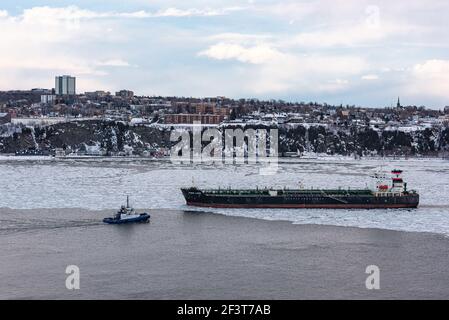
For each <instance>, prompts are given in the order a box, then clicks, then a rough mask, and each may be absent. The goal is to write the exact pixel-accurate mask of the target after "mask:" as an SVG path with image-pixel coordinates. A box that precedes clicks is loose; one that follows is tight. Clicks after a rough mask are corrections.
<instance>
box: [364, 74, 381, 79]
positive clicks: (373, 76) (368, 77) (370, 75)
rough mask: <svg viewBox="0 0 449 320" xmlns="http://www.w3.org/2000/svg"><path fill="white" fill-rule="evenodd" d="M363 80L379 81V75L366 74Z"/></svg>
mask: <svg viewBox="0 0 449 320" xmlns="http://www.w3.org/2000/svg"><path fill="white" fill-rule="evenodd" d="M361 79H362V80H379V76H378V75H377V74H365V75H363V76H362V77H361Z"/></svg>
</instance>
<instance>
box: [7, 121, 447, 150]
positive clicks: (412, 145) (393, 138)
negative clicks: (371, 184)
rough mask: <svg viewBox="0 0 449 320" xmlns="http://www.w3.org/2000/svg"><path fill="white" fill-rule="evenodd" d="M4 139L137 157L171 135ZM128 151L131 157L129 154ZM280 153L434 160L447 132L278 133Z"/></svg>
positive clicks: (132, 131)
mask: <svg viewBox="0 0 449 320" xmlns="http://www.w3.org/2000/svg"><path fill="white" fill-rule="evenodd" d="M15 131H16V132H12V133H11V131H10V133H9V134H5V132H3V134H2V132H1V131H0V152H2V153H14V152H16V151H21V150H28V149H36V150H47V151H52V150H54V149H56V148H62V149H69V150H71V151H73V152H85V151H86V150H102V152H103V153H104V154H108V155H111V154H116V153H120V152H126V153H132V154H137V155H139V154H142V153H143V152H144V151H148V150H157V149H158V148H169V147H170V146H171V145H173V143H172V142H170V130H169V129H163V128H159V127H157V126H150V127H147V126H129V125H127V124H125V123H123V122H112V121H109V122H107V121H82V122H69V123H60V124H55V125H52V126H46V127H36V128H29V127H23V128H20V129H19V130H17V128H16V129H15ZM130 151H131V152H130ZM279 152H280V153H281V154H285V153H287V152H295V153H297V152H299V153H302V152H312V153H327V154H336V155H359V156H367V155H379V156H383V155H397V156H414V155H422V156H438V155H441V154H442V153H443V152H446V153H448V152H449V128H432V129H425V130H421V131H412V132H403V131H375V130H373V129H372V128H369V127H366V128H361V129H360V128H352V127H350V128H347V129H344V130H343V129H338V130H331V129H327V128H325V127H323V126H311V127H309V128H306V127H305V126H301V125H300V126H298V127H296V128H285V127H282V128H280V129H279Z"/></svg>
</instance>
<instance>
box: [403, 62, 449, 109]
mask: <svg viewBox="0 0 449 320" xmlns="http://www.w3.org/2000/svg"><path fill="white" fill-rule="evenodd" d="M405 91H406V93H407V94H409V95H413V96H428V97H431V96H434V97H440V98H445V99H446V101H447V100H449V60H438V59H433V60H427V61H424V62H423V63H420V64H416V65H415V66H414V67H413V68H412V69H411V71H410V74H409V78H408V79H407V81H406V84H405Z"/></svg>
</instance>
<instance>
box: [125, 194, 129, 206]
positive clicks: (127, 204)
mask: <svg viewBox="0 0 449 320" xmlns="http://www.w3.org/2000/svg"><path fill="white" fill-rule="evenodd" d="M126 207H127V208H129V195H126Z"/></svg>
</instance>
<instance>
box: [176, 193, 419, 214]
mask: <svg viewBox="0 0 449 320" xmlns="http://www.w3.org/2000/svg"><path fill="white" fill-rule="evenodd" d="M182 192H183V195H184V197H185V199H186V203H187V205H189V206H197V207H209V208H284V209H389V208H391V209H398V208H417V207H418V205H419V195H418V194H401V195H394V196H393V195H388V196H379V195H374V194H370V193H367V192H365V191H363V192H362V191H361V192H360V194H357V192H354V191H352V193H355V194H350V195H346V194H345V195H342V194H340V195H328V194H326V192H324V191H323V192H322V193H317V192H316V191H314V192H312V193H307V192H304V191H298V193H294V192H291V191H290V192H289V194H281V195H275V196H272V195H270V194H268V192H267V193H263V192H259V193H257V192H256V194H254V195H238V194H233V195H227V194H219V193H218V194H214V193H212V194H211V193H207V192H203V191H201V190H198V189H182Z"/></svg>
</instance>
